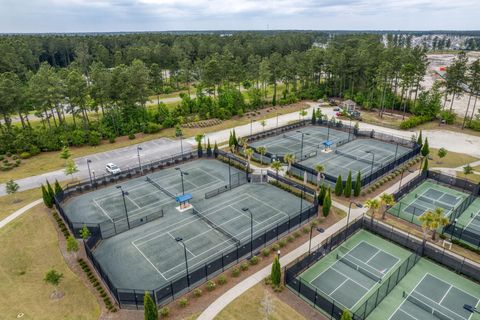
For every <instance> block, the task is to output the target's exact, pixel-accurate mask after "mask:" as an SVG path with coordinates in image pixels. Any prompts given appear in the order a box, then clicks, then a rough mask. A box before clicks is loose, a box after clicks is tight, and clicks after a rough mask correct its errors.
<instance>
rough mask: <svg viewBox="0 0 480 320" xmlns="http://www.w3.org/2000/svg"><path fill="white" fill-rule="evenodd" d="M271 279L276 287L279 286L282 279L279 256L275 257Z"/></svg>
mask: <svg viewBox="0 0 480 320" xmlns="http://www.w3.org/2000/svg"><path fill="white" fill-rule="evenodd" d="M270 279H271V280H272V283H273V284H274V285H275V286H277V287H278V286H279V285H280V283H281V281H282V280H281V279H282V270H281V267H280V261H278V256H275V258H274V259H273V263H272V272H271V274H270Z"/></svg>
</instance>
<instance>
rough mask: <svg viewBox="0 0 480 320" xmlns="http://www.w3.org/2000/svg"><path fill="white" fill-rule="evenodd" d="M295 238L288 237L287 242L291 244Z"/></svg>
mask: <svg viewBox="0 0 480 320" xmlns="http://www.w3.org/2000/svg"><path fill="white" fill-rule="evenodd" d="M294 240H295V238H294V237H293V236H288V238H287V241H288V242H293V241H294Z"/></svg>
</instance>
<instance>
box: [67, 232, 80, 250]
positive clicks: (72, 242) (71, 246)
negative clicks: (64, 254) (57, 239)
mask: <svg viewBox="0 0 480 320" xmlns="http://www.w3.org/2000/svg"><path fill="white" fill-rule="evenodd" d="M67 251H68V252H73V253H74V254H76V253H77V251H78V242H77V240H76V239H75V238H74V237H73V236H72V235H69V236H68V238H67Z"/></svg>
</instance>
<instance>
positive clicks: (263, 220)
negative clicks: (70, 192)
mask: <svg viewBox="0 0 480 320" xmlns="http://www.w3.org/2000/svg"><path fill="white" fill-rule="evenodd" d="M180 168H181V170H182V171H183V172H184V174H185V175H184V179H183V180H184V181H183V189H184V191H185V193H190V194H192V199H191V200H190V203H191V204H192V206H193V209H188V210H185V211H183V212H179V211H178V210H177V209H176V207H177V206H178V203H176V201H175V200H174V199H173V198H172V197H173V196H175V195H181V194H182V180H181V177H180V172H179V171H178V170H175V168H168V169H164V170H161V171H159V172H157V173H155V174H152V175H149V179H152V181H146V177H145V176H143V177H140V178H136V179H132V180H130V181H126V182H124V183H122V188H123V190H124V191H126V192H128V195H126V196H125V203H126V206H127V211H128V215H129V217H130V218H131V217H132V216H133V215H135V214H143V213H144V212H145V211H149V210H163V212H164V215H163V216H162V217H161V218H159V219H156V220H153V221H150V222H148V223H146V224H143V225H140V226H137V227H135V228H132V229H130V230H128V231H126V232H122V233H119V234H117V235H115V236H113V237H110V238H108V239H105V240H103V241H101V242H100V243H99V244H98V246H97V247H96V248H95V250H94V252H93V255H94V256H95V258H96V259H97V261H98V262H99V264H100V265H101V266H102V269H103V270H104V272H105V274H106V275H107V276H108V278H109V280H110V281H111V282H112V283H113V284H114V285H115V287H117V288H129V289H137V288H138V289H142V290H146V289H149V290H153V289H155V288H159V287H162V286H164V285H166V284H168V283H170V281H175V280H176V279H178V278H181V277H183V276H184V275H185V274H186V269H187V267H186V264H188V270H189V273H192V272H193V271H195V270H198V269H199V268H200V270H201V271H207V272H208V270H209V269H212V270H218V265H216V263H218V259H219V258H220V263H224V264H227V263H228V262H234V261H235V260H236V258H237V257H235V256H224V255H226V254H227V253H229V252H232V250H233V249H235V248H242V250H243V251H241V253H242V255H245V254H249V253H250V246H249V245H247V244H249V243H250V237H251V223H252V224H253V235H252V237H253V240H254V243H255V245H254V248H256V247H257V245H256V244H258V246H260V245H261V244H263V243H264V242H265V241H266V239H272V238H273V240H275V236H276V235H277V234H282V233H285V232H288V230H289V228H290V225H289V224H287V222H288V221H290V217H292V219H293V217H296V216H297V215H298V213H299V212H300V211H301V210H306V209H308V208H311V207H312V204H311V203H309V202H307V201H306V200H303V199H300V198H298V197H296V196H295V195H293V194H291V193H288V192H285V191H283V190H281V189H279V188H277V187H275V186H272V185H271V184H268V183H259V184H253V183H252V184H250V183H246V181H245V182H243V183H238V182H239V181H238V180H235V179H241V177H242V174H243V177H244V172H243V171H240V170H237V169H235V168H233V167H231V168H230V169H229V167H228V165H227V164H224V163H223V162H220V161H216V160H196V161H192V162H187V163H184V164H182V165H181V166H180ZM235 177H236V178H235ZM229 179H233V180H232V185H233V184H235V185H239V186H238V187H236V188H234V189H232V190H227V191H225V192H222V193H219V194H217V195H215V196H212V197H206V194H207V193H210V192H211V191H212V190H217V189H219V188H225V186H226V185H228V183H229ZM85 208H87V209H85ZM88 208H96V210H95V211H93V212H88ZM68 210H69V211H67V210H65V211H67V214H70V215H74V216H76V217H81V218H84V219H89V221H105V220H107V219H113V220H115V219H117V220H120V219H126V217H125V208H124V204H123V199H122V194H121V191H120V190H118V189H116V188H115V187H109V188H105V189H101V190H100V189H99V190H96V191H93V192H90V193H86V194H83V195H80V196H78V197H74V198H72V199H70V200H69V203H68ZM83 210H85V211H83ZM250 213H251V215H252V219H251V216H250ZM292 227H293V224H292ZM178 238H181V239H182V241H178ZM184 246H185V250H184ZM185 253H186V259H185ZM221 268H222V265H220V269H221ZM207 274H208V273H207ZM197 275H198V274H197V273H194V274H192V275H191V277H192V279H191V280H192V281H195V279H197V278H198V277H197ZM198 279H200V278H198ZM198 279H197V281H198Z"/></svg>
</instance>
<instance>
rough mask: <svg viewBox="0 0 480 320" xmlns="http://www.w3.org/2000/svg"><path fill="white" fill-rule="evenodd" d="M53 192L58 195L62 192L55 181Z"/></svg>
mask: <svg viewBox="0 0 480 320" xmlns="http://www.w3.org/2000/svg"><path fill="white" fill-rule="evenodd" d="M54 191H55V194H58V193H60V192H62V191H63V190H62V186H60V183H58V180H57V179H55V185H54Z"/></svg>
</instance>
